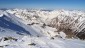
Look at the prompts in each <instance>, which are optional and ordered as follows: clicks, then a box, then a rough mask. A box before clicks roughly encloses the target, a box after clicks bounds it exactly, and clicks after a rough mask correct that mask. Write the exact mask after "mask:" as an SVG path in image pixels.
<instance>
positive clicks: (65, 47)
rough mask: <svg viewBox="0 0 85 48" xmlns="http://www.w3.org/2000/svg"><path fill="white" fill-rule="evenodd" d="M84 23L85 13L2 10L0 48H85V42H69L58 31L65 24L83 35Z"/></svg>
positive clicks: (0, 12)
mask: <svg viewBox="0 0 85 48" xmlns="http://www.w3.org/2000/svg"><path fill="white" fill-rule="evenodd" d="M57 19H58V20H57ZM76 20H78V22H77V23H76V22H75V21H76ZM84 20H85V12H84V11H78V10H63V9H62V10H51V11H49V10H40V9H39V10H36V9H31V10H30V9H8V10H4V11H3V10H0V48H85V41H84V40H80V39H74V38H73V39H68V38H66V37H67V35H66V34H65V33H64V32H63V31H62V30H61V31H60V32H58V28H57V26H58V27H59V26H61V24H62V21H63V22H64V23H65V24H67V26H69V27H70V26H71V29H74V30H73V31H79V32H80V31H82V29H84V28H85V24H84V23H85V22H84ZM57 21H58V22H57ZM51 25H52V26H51ZM67 26H66V27H67ZM62 27H63V26H62Z"/></svg>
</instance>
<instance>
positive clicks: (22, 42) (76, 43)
mask: <svg viewBox="0 0 85 48" xmlns="http://www.w3.org/2000/svg"><path fill="white" fill-rule="evenodd" d="M0 40H1V41H0V48H1V47H2V48H85V41H81V40H76V39H69V40H68V39H61V38H54V39H51V38H49V37H30V36H24V37H23V38H20V39H18V40H16V41H15V40H6V41H4V39H3V38H1V39H0Z"/></svg>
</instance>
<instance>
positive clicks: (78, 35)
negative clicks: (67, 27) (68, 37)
mask: <svg viewBox="0 0 85 48" xmlns="http://www.w3.org/2000/svg"><path fill="white" fill-rule="evenodd" d="M76 36H77V37H78V38H80V39H82V40H84V39H85V28H84V29H83V30H82V31H81V32H79V33H78V34H77V35H76Z"/></svg>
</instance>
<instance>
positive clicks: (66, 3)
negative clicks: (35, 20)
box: [0, 0, 85, 9]
mask: <svg viewBox="0 0 85 48" xmlns="http://www.w3.org/2000/svg"><path fill="white" fill-rule="evenodd" d="M0 8H46V9H85V0H0Z"/></svg>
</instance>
